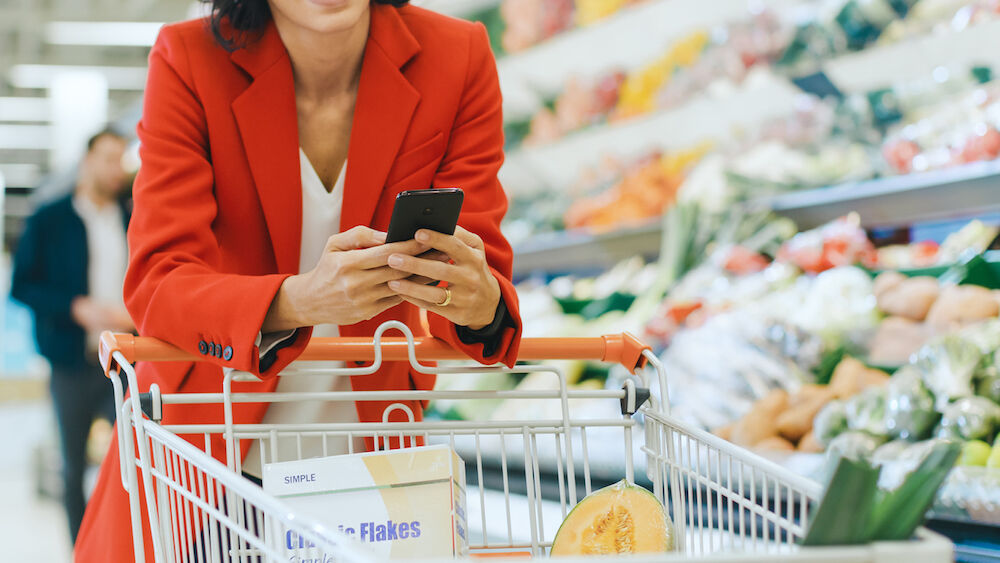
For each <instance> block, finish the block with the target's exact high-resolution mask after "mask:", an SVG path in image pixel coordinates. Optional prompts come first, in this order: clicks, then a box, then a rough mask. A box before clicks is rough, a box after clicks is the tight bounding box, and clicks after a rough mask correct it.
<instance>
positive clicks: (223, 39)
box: [201, 0, 409, 51]
mask: <svg viewBox="0 0 1000 563" xmlns="http://www.w3.org/2000/svg"><path fill="white" fill-rule="evenodd" d="M201 1H202V2H205V3H206V4H211V5H212V16H211V17H210V18H209V25H210V26H211V28H212V35H214V36H215V40H216V41H218V42H219V45H222V46H223V47H224V48H225V49H226V50H227V51H235V50H236V49H239V48H241V47H245V46H246V45H247V44H248V43H250V42H252V41H253V39H255V38H254V37H252V36H253V35H255V34H259V33H260V32H262V31H264V27H265V26H267V22H268V21H270V20H271V7H270V6H268V4H267V0H201ZM371 1H372V3H375V4H389V5H392V6H396V7H399V6H402V5H404V4H406V3H408V2H409V0H371ZM223 20H225V21H226V22H227V25H226V26H225V27H227V28H229V30H230V33H229V34H228V35H227V34H226V31H225V30H223V23H222V22H223Z"/></svg>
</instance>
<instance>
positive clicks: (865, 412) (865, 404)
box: [844, 387, 888, 436]
mask: <svg viewBox="0 0 1000 563" xmlns="http://www.w3.org/2000/svg"><path fill="white" fill-rule="evenodd" d="M885 398H886V390H885V388H883V387H869V388H868V389H865V390H864V391H862V392H861V393H858V394H857V395H855V396H853V397H851V398H850V399H849V400H848V401H847V403H846V405H845V407H844V408H845V411H846V414H847V427H848V428H850V429H851V430H860V431H862V432H867V433H868V434H871V435H873V436H886V435H888V430H886V423H885Z"/></svg>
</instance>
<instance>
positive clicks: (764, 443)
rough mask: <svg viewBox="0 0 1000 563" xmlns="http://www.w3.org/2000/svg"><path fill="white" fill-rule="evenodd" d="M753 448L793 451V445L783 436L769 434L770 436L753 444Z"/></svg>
mask: <svg viewBox="0 0 1000 563" xmlns="http://www.w3.org/2000/svg"><path fill="white" fill-rule="evenodd" d="M753 449H755V450H771V451H782V452H794V451H795V445H794V444H792V443H791V442H789V441H788V440H786V439H784V438H781V437H778V436H771V437H770V438H764V439H763V440H761V441H760V442H757V443H756V444H754V446H753Z"/></svg>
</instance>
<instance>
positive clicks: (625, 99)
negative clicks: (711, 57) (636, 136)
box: [615, 31, 709, 118]
mask: <svg viewBox="0 0 1000 563" xmlns="http://www.w3.org/2000/svg"><path fill="white" fill-rule="evenodd" d="M708 40H709V35H708V33H707V32H705V31H696V32H694V33H692V34H690V35H688V36H687V37H685V38H684V39H682V40H680V41H678V42H677V43H675V44H674V46H673V48H671V49H670V51H668V52H667V53H666V54H665V55H663V56H662V57H660V58H658V59H657V60H655V61H653V62H652V63H650V64H648V65H646V66H645V67H643V68H642V69H641V70H639V71H637V72H635V73H632V74H630V75H629V77H628V78H627V79H625V83H624V84H622V87H621V95H620V96H619V99H618V107H617V108H616V110H615V113H616V116H617V117H618V118H629V117H634V116H637V115H642V114H646V113H649V112H651V111H653V110H655V109H656V96H657V93H658V92H660V90H661V89H662V88H663V86H664V85H665V84H666V83H667V82H668V81H669V80H670V79H671V77H672V76H673V75H674V73H675V72H676V71H677V69H678V68H685V67H689V66H691V65H692V64H694V62H695V61H697V60H698V57H699V56H700V55H701V53H702V52H703V51H704V50H705V46H706V45H708Z"/></svg>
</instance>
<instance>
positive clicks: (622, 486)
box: [551, 480, 674, 556]
mask: <svg viewBox="0 0 1000 563" xmlns="http://www.w3.org/2000/svg"><path fill="white" fill-rule="evenodd" d="M673 546H674V533H673V523H672V522H671V521H670V517H669V516H667V512H666V510H664V509H663V505H662V504H661V503H660V501H659V499H657V498H656V496H655V495H653V493H651V492H649V491H648V490H646V489H645V488H644V487H640V486H638V485H635V484H634V483H629V482H628V481H626V480H621V481H619V482H617V483H615V484H613V485H609V486H607V487H604V488H603V489H600V490H598V491H594V492H593V493H591V494H589V495H587V496H586V497H585V498H584V499H583V500H581V501H580V502H579V503H577V505H576V506H574V507H573V509H572V510H571V511H570V513H569V514H568V515H566V519H565V520H563V522H562V524H561V525H560V526H559V530H558V531H557V532H556V537H555V539H554V540H553V542H552V550H551V555H553V556H560V555H614V554H619V553H660V552H664V551H671V550H672V549H673Z"/></svg>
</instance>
